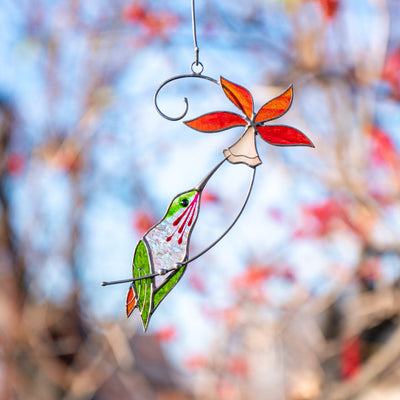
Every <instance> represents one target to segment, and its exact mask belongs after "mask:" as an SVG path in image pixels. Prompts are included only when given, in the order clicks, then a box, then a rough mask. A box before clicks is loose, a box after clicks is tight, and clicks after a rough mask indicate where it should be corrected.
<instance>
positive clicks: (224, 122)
mask: <svg viewBox="0 0 400 400" xmlns="http://www.w3.org/2000/svg"><path fill="white" fill-rule="evenodd" d="M185 124H186V125H187V126H190V127H191V128H193V129H197V130H198V131H201V132H219V131H223V130H225V129H229V128H233V127H234V126H243V125H247V122H246V120H245V119H243V117H241V116H240V115H238V114H235V113H230V112H214V113H210V114H205V115H202V116H201V117H198V118H195V119H192V120H191V121H186V122H185Z"/></svg>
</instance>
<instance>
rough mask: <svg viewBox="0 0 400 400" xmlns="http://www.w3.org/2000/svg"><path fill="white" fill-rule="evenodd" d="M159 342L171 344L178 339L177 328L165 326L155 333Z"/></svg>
mask: <svg viewBox="0 0 400 400" xmlns="http://www.w3.org/2000/svg"><path fill="white" fill-rule="evenodd" d="M154 335H155V337H156V339H157V340H158V341H159V342H170V341H171V340H173V339H175V338H176V328H175V327H174V326H172V325H168V326H164V327H163V328H160V329H158V330H157V331H156V332H155V333H154Z"/></svg>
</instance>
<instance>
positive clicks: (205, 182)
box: [195, 158, 226, 192]
mask: <svg viewBox="0 0 400 400" xmlns="http://www.w3.org/2000/svg"><path fill="white" fill-rule="evenodd" d="M225 160H226V158H224V159H223V160H222V161H221V162H220V163H218V165H217V166H216V167H215V168H214V169H213V170H211V172H210V173H209V174H208V175H207V176H206V177H205V178H203V180H202V181H201V182H200V183H199V184H198V185H197V186H196V187H195V189H196V190H198V191H199V192H201V191H202V190H203V189H204V188H205V186H206V184H207V182H208V181H209V180H210V178H211V177H212V176H213V175H214V173H215V171H216V170H217V169H218V168H219V167H220V166H221V165H222V164H223V163H224V161H225Z"/></svg>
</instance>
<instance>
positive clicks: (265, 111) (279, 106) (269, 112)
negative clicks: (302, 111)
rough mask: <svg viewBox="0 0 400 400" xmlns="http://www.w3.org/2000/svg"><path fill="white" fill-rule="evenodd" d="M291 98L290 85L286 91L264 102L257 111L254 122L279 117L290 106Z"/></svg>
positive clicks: (291, 87) (291, 90) (291, 88)
mask: <svg viewBox="0 0 400 400" xmlns="http://www.w3.org/2000/svg"><path fill="white" fill-rule="evenodd" d="M292 100H293V86H290V88H289V89H288V90H286V92H284V93H282V94H281V95H280V96H277V97H275V98H274V99H272V100H270V101H269V102H268V103H266V104H264V105H263V106H262V107H261V108H260V111H259V112H258V113H257V115H256V118H255V119H254V122H264V121H269V120H271V119H275V118H279V117H281V116H282V115H283V114H285V113H286V111H287V110H288V109H289V107H290V106H291V104H292Z"/></svg>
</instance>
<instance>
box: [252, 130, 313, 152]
mask: <svg viewBox="0 0 400 400" xmlns="http://www.w3.org/2000/svg"><path fill="white" fill-rule="evenodd" d="M257 131H258V133H259V134H260V136H261V137H262V138H263V139H264V140H265V141H267V142H268V143H270V144H274V145H276V146H311V147H314V145H313V143H312V142H311V140H310V139H308V137H307V136H306V135H304V133H302V132H300V131H299V130H297V129H295V128H292V127H290V126H286V125H279V126H258V127H257Z"/></svg>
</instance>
